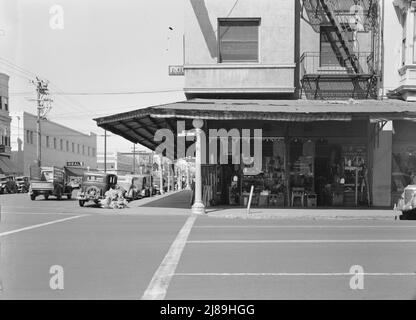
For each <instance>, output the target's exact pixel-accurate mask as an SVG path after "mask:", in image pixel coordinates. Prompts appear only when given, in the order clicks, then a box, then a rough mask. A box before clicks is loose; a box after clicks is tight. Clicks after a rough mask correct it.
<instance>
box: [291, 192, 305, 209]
mask: <svg viewBox="0 0 416 320" xmlns="http://www.w3.org/2000/svg"><path fill="white" fill-rule="evenodd" d="M296 199H300V203H301V205H302V207H304V206H305V188H292V198H291V206H292V207H293V206H294V203H295V200H296Z"/></svg>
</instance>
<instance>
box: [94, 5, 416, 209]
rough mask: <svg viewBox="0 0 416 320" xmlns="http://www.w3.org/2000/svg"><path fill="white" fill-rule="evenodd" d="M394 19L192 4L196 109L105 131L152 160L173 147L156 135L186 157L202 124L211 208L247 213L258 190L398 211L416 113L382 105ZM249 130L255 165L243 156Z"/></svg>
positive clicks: (188, 69) (107, 123) (379, 10)
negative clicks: (389, 23) (386, 34)
mask: <svg viewBox="0 0 416 320" xmlns="http://www.w3.org/2000/svg"><path fill="white" fill-rule="evenodd" d="M394 2H395V3H391V5H392V6H393V7H396V2H397V1H394ZM384 8H385V7H384V5H383V2H382V1H372V0H360V1H353V0H346V1H333V0H304V1H301V0H296V1H284V0H282V1H277V0H259V1H251V0H240V1H238V2H236V1H231V0H230V1H224V0H209V1H207V0H189V1H187V2H186V8H185V37H184V38H185V45H184V50H185V55H184V56H185V64H184V70H185V88H184V91H185V94H186V97H187V99H188V100H187V101H184V102H177V103H173V104H168V105H161V106H156V107H149V108H145V109H139V110H135V111H131V112H126V113H122V114H116V115H113V116H108V117H103V118H98V119H96V121H97V124H98V125H99V126H100V127H102V128H104V129H106V130H109V131H111V132H113V133H115V134H118V135H120V136H123V137H125V138H126V139H128V140H130V141H132V142H134V143H140V144H142V145H144V146H146V147H149V148H150V149H152V150H155V149H156V148H157V147H158V146H160V143H161V141H162V140H161V139H160V136H158V135H157V139H155V134H156V132H157V131H158V130H159V129H162V128H164V129H168V130H169V132H172V136H171V139H168V138H167V139H166V140H163V141H165V142H166V143H165V145H166V144H169V143H170V144H172V145H174V146H175V148H174V150H173V151H172V150H167V153H166V155H167V156H169V157H182V156H185V154H183V152H182V153H180V152H181V151H180V150H179V149H180V148H181V147H183V146H184V145H185V146H188V145H189V144H192V142H189V141H188V143H186V141H185V142H183V139H181V136H182V135H183V133H184V132H185V131H189V130H192V131H195V130H194V129H195V128H194V124H195V123H194V122H193V120H195V119H197V120H199V121H198V122H199V123H198V126H202V127H201V129H202V132H203V134H202V135H201V139H202V140H203V142H204V143H203V144H202V149H204V150H203V151H204V152H202V153H203V154H202V158H201V161H202V187H201V193H202V195H201V196H202V197H203V199H204V202H205V204H206V205H211V204H217V205H219V204H221V205H224V204H231V205H246V204H247V201H248V196H249V193H250V191H251V189H252V187H253V190H254V197H253V203H254V205H260V206H305V207H315V206H345V207H355V206H360V205H361V206H370V205H372V206H391V205H392V203H393V202H394V198H395V197H396V196H397V193H398V192H400V191H401V190H402V187H403V186H404V185H406V184H408V183H410V180H409V178H410V177H411V176H412V174H415V175H416V170H415V171H414V172H410V171H412V170H413V169H414V167H413V165H411V168H408V170H406V172H405V173H403V174H402V173H400V175H401V177H400V178H398V179H400V180H401V181H402V186H400V188H398V189H397V190H396V191H395V190H393V186H394V180H395V177H396V171H395V161H396V162H400V163H403V161H405V159H403V158H400V157H401V156H402V155H400V156H399V158H400V159H399V160H400V161H399V160H395V156H394V154H393V152H392V151H393V144H394V143H395V141H396V142H397V141H400V143H401V144H403V148H404V149H403V150H407V151H408V154H409V153H410V154H413V153H412V152H413V151H412V150H413V149H412V142H411V140H409V137H410V136H411V132H413V133H414V132H416V126H415V124H414V123H413V122H411V121H409V120H413V119H415V118H416V105H414V104H411V103H406V102H403V101H401V100H397V99H391V100H383V101H381V98H382V97H383V95H382V92H383V90H384V88H385V87H386V83H387V81H388V79H386V78H388V77H387V75H386V74H385V72H384V69H385V65H387V64H388V62H387V61H386V57H387V53H386V51H388V52H390V50H391V48H390V47H389V46H388V45H386V39H385V38H383V29H384V28H383V26H384V24H385V21H386V20H383V15H384V14H387V12H386V10H385V9H384ZM400 34H401V33H400ZM383 43H384V45H383ZM221 129H224V130H222V131H221ZM247 130H249V131H248V132H249V133H250V137H248V138H247V140H248V141H249V142H248V149H249V151H250V154H244V152H243V151H242V150H243V148H244V139H245V138H244V137H243V133H244V132H247ZM255 130H257V131H255ZM259 130H260V131H259ZM255 132H260V133H261V136H260V137H259V136H255V135H254V133H255ZM213 133H215V135H214V136H212V134H213ZM219 133H225V136H224V137H222V138H219V137H218V135H219ZM159 134H160V131H159ZM187 139H192V138H189V137H187ZM217 142H218V143H217ZM212 143H217V146H216V147H212V149H210V148H209V147H210V146H212V145H213V144H212ZM409 148H410V149H409ZM400 150H401V151H403V150H402V149H400ZM409 150H410V151H409ZM241 153H243V156H241ZM246 153H247V152H246ZM259 153H260V155H259ZM218 155H224V156H225V157H224V158H225V159H227V160H228V162H227V161H222V160H221V159H220V158H221V157H219V156H218ZM411 157H413V155H412V156H411ZM224 158H223V160H224ZM406 159H407V158H406ZM412 159H413V158H412ZM256 161H259V162H260V164H259V163H256ZM409 161H410V163H412V161H411V160H409V159H408V161H407V162H406V163H409ZM197 166H198V164H197ZM253 166H254V167H255V168H256V169H258V170H252V169H253ZM415 169H416V168H415ZM397 172H399V171H397ZM196 175H197V179H196V180H197V181H198V180H199V179H198V170H197V171H196ZM408 180H409V181H408Z"/></svg>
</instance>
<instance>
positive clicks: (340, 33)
mask: <svg viewBox="0 0 416 320" xmlns="http://www.w3.org/2000/svg"><path fill="white" fill-rule="evenodd" d="M302 11H303V14H302V15H303V19H305V20H306V21H307V22H308V24H310V25H311V26H312V28H313V30H314V31H315V32H317V33H320V37H321V40H320V41H321V44H320V50H321V51H320V52H304V53H303V54H302V57H301V61H300V62H301V84H302V93H303V95H304V96H305V97H306V98H307V99H319V100H337V99H350V98H353V99H376V98H377V79H378V76H379V72H378V69H379V68H378V64H379V63H378V57H379V44H378V38H379V37H378V4H377V1H376V0H303V10H302ZM305 13H306V16H305V15H304V14H305ZM359 33H360V36H361V39H364V42H365V45H366V47H365V50H363V49H362V48H360V41H359V39H358V36H357V35H358V34H359ZM322 39H324V41H323V40H322ZM323 42H324V44H322V43H323ZM324 45H325V46H326V47H325V48H327V49H325V50H326V52H323V51H324V50H323V46H324Z"/></svg>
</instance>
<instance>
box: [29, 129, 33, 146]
mask: <svg viewBox="0 0 416 320" xmlns="http://www.w3.org/2000/svg"><path fill="white" fill-rule="evenodd" d="M29 138H30V141H29V143H30V144H33V131H30V136H29Z"/></svg>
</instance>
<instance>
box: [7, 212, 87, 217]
mask: <svg viewBox="0 0 416 320" xmlns="http://www.w3.org/2000/svg"><path fill="white" fill-rule="evenodd" d="M2 214H7V215H14V214H16V215H27V216H30V215H48V214H49V215H66V216H73V215H74V212H72V213H70V212H13V211H9V212H7V211H6V212H4V211H3V212H2ZM81 215H82V216H85V215H88V214H81Z"/></svg>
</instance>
